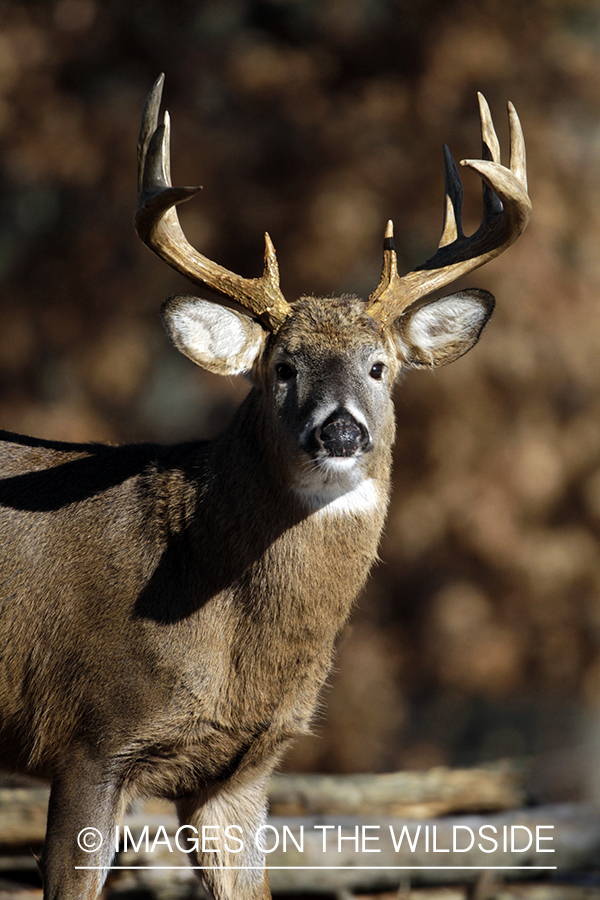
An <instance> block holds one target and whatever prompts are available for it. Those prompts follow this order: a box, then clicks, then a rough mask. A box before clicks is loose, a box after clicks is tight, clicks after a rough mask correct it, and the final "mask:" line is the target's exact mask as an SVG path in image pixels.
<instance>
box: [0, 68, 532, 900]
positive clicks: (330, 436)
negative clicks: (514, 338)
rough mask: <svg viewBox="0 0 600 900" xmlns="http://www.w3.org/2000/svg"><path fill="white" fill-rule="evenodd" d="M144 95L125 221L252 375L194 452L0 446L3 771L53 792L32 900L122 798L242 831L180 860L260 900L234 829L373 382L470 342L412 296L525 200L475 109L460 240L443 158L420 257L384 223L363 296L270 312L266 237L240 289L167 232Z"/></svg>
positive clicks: (523, 216) (472, 335)
mask: <svg viewBox="0 0 600 900" xmlns="http://www.w3.org/2000/svg"><path fill="white" fill-rule="evenodd" d="M161 92H162V77H161V78H160V79H159V80H158V81H157V82H156V84H155V86H154V88H153V90H152V92H151V94H150V95H149V97H148V100H147V102H146V106H145V108H144V113H143V121H142V130H141V134H140V142H139V204H138V208H137V213H136V227H137V231H138V233H139V235H140V237H141V238H142V240H143V241H145V242H146V243H147V244H148V246H149V247H150V248H151V249H152V250H153V251H154V252H155V253H157V254H158V255H159V256H161V257H162V258H163V259H164V260H165V261H166V262H167V263H169V265H171V266H173V267H174V268H175V269H177V270H178V271H179V272H182V273H184V274H185V275H187V276H188V277H189V278H191V279H192V280H193V281H195V282H197V283H199V284H201V285H204V286H205V287H207V288H209V289H210V290H211V291H214V292H216V293H217V294H220V295H223V296H225V297H228V298H230V299H231V300H234V301H236V302H237V304H239V305H241V307H243V308H245V309H246V310H247V312H246V313H242V312H238V311H234V310H233V309H229V308H226V307H224V306H220V305H218V304H217V303H215V302H209V301H207V300H201V299H198V298H197V297H192V296H187V295H178V296H175V297H170V298H169V299H168V300H167V301H166V302H165V304H164V307H163V317H164V322H165V325H166V328H167V331H168V332H169V335H170V337H171V339H172V340H173V342H174V343H175V346H176V347H177V348H178V349H179V350H181V351H182V353H185V354H186V356H189V357H190V359H191V360H193V362H195V363H197V364H198V365H200V366H203V367H204V368H206V369H209V370H210V371H212V372H219V373H221V374H223V375H232V374H236V373H242V372H243V373H247V374H248V375H249V376H250V379H251V381H252V384H253V386H252V389H251V390H250V392H249V394H248V396H247V398H246V400H245V401H244V402H243V403H242V405H241V406H240V408H239V409H238V411H237V414H236V416H235V418H234V420H233V422H232V423H231V425H230V426H229V427H228V428H227V430H226V431H225V432H224V433H223V434H221V436H220V437H218V438H217V439H216V440H213V441H202V442H198V443H189V444H183V445H178V446H172V447H162V446H155V445H150V444H142V445H135V446H133V445H132V446H104V445H96V444H90V445H70V444H59V443H53V442H50V441H42V440H37V439H35V438H25V437H19V436H16V435H10V434H7V433H4V435H3V442H2V443H1V445H0V446H1V450H0V462H1V469H0V472H1V481H0V554H1V569H0V745H1V750H0V760H1V761H2V763H3V765H4V767H5V768H8V769H9V770H17V771H23V772H28V773H31V774H32V775H36V776H42V777H45V778H48V779H50V780H51V782H52V788H51V796H50V807H49V812H48V829H47V835H46V842H45V846H44V852H43V858H42V870H43V877H44V897H45V898H46V900H58V898H61V900H91V898H94V897H95V896H96V895H97V893H98V891H99V890H100V888H101V886H102V883H103V881H104V877H105V874H106V870H107V868H108V867H109V866H110V863H111V860H112V857H113V854H114V850H115V844H114V835H115V824H116V823H118V822H119V818H120V816H121V815H122V812H123V809H124V806H125V805H126V803H127V802H128V801H129V800H130V799H131V798H133V797H137V796H142V795H158V796H161V797H166V798H171V799H172V800H174V801H175V803H176V805H177V810H178V814H179V818H180V821H181V823H185V824H187V825H189V826H193V827H194V828H196V829H198V831H200V832H201V826H202V825H210V826H213V827H218V828H219V827H220V829H221V831H220V832H216V831H211V832H210V834H211V835H215V834H217V833H220V834H221V835H224V834H225V829H226V828H228V827H229V828H230V832H229V833H230V834H234V835H236V836H237V837H238V838H240V840H238V841H237V842H235V841H234V839H233V838H231V839H230V840H228V841H222V842H221V847H220V852H219V854H218V855H215V854H214V853H213V852H206V853H203V852H202V851H201V850H200V851H199V852H198V853H194V852H192V853H191V858H192V862H193V865H195V866H197V867H205V868H204V870H200V874H201V876H202V878H203V880H204V882H205V884H206V885H207V886H208V888H209V890H210V891H211V892H212V894H213V896H214V897H215V898H217V900H235V898H237V900H257V898H262V900H265V898H268V897H270V891H269V887H268V878H267V874H266V872H265V870H264V868H263V864H264V856H263V854H262V852H261V851H260V850H259V849H257V847H256V845H255V841H254V837H255V835H256V833H257V830H258V829H259V827H260V826H261V824H262V823H263V822H264V820H265V787H266V783H267V781H268V779H269V776H270V773H271V771H272V769H273V768H274V766H275V765H276V764H277V762H278V760H279V759H280V758H281V756H282V754H283V753H284V751H285V749H286V747H287V746H288V745H289V743H290V741H291V740H292V739H293V738H294V737H295V736H296V735H298V734H301V733H303V732H305V731H307V729H308V728H309V724H310V721H311V716H312V713H313V710H314V707H315V702H316V700H317V696H318V694H319V690H320V688H321V686H322V684H323V682H324V680H325V678H326V676H327V673H328V671H329V668H330V665H331V658H332V652H333V647H334V642H335V639H336V636H337V635H338V634H339V631H340V629H341V627H342V626H343V624H344V622H345V621H346V619H347V617H348V614H349V612H350V608H351V606H352V603H353V601H354V599H355V597H356V596H357V594H358V592H359V591H360V590H361V588H362V586H363V584H364V582H365V579H366V577H367V575H368V573H369V569H370V568H371V565H372V563H373V560H374V559H375V555H376V552H377V544H378V541H379V536H380V532H381V528H382V525H383V521H384V517H385V513H386V507H387V503H388V493H389V484H390V458H391V448H392V442H393V440H394V414H393V406H392V390H393V386H394V382H395V380H396V378H397V376H398V375H399V373H400V372H401V371H402V370H403V369H406V368H411V367H430V366H440V365H445V364H446V363H449V362H452V361H453V360H455V359H457V358H458V357H459V356H461V355H462V354H463V353H465V352H466V351H467V350H469V349H470V348H471V347H472V346H473V345H474V344H475V342H476V341H477V339H478V337H479V335H480V333H481V330H482V328H483V327H484V325H485V323H486V322H487V320H488V318H489V316H490V314H491V312H492V308H493V305H494V301H493V298H492V296H491V295H490V294H489V293H487V292H486V291H482V290H465V291H461V292H460V293H457V294H453V295H451V296H448V297H443V298H442V299H437V300H432V299H430V297H429V295H430V294H431V292H432V291H434V290H435V289H437V288H439V287H441V286H442V285H445V284H448V283H449V282H451V281H453V280H454V279H456V278H458V277H459V276H461V275H464V274H465V273H466V272H470V271H471V269H475V268H476V267H477V266H480V265H482V264H483V263H485V262H486V261H487V260H490V259H493V258H494V257H495V256H498V255H499V254H500V253H502V251H503V250H504V249H505V248H506V247H508V246H509V245H510V244H511V243H512V242H513V241H514V240H515V239H516V238H517V237H518V235H519V234H520V233H521V231H522V230H523V229H524V227H525V225H526V223H527V220H528V218H529V213H530V208H531V205H530V201H529V198H528V196H527V189H526V175H525V150H524V144H523V136H522V132H521V128H520V125H519V120H518V118H517V115H516V113H515V111H514V109H513V107H512V106H510V107H509V120H510V140H511V156H510V165H509V168H505V167H504V166H502V165H501V164H500V152H499V146H498V140H497V137H496V134H495V131H494V127H493V124H492V121H491V118H490V114H489V110H488V107H487V104H486V102H485V100H484V99H483V97H480V111H481V123H482V133H483V154H482V155H483V159H481V160H465V161H464V162H463V165H465V166H467V167H468V168H470V169H473V170H474V171H475V172H477V173H478V174H479V175H480V176H481V178H482V179H483V182H484V203H483V205H484V214H483V221H482V223H481V226H480V227H479V228H478V230H477V231H476V232H475V234H473V235H472V236H471V237H466V236H465V235H464V233H463V231H462V227H461V197H462V188H461V184H460V180H459V177H458V173H457V170H456V167H455V165H454V162H453V161H452V157H451V156H450V154H449V153H446V214H445V224H444V229H443V234H442V238H441V241H440V245H439V248H438V250H437V251H436V252H435V254H434V255H433V256H432V257H431V259H429V260H428V261H427V262H425V263H424V264H423V265H422V266H420V267H419V268H417V269H415V270H414V271H412V272H410V273H409V274H407V275H404V276H402V277H400V276H399V275H398V271H397V262H396V253H395V250H394V245H393V239H392V226H391V223H390V224H389V225H388V229H387V231H386V236H385V244H384V258H383V272H382V275H381V280H380V282H379V284H378V286H377V287H376V288H375V290H374V291H373V293H372V294H371V296H370V297H369V299H368V300H366V301H365V300H360V299H358V298H357V297H353V296H342V297H336V298H334V299H329V298H327V299H319V298H315V297H300V298H299V299H298V300H295V301H294V302H293V303H288V302H287V301H286V300H285V299H284V297H283V294H282V293H281V290H280V288H279V278H278V270H277V262H276V259H275V251H274V249H273V245H272V243H271V240H270V238H269V237H268V235H267V236H266V253H265V268H264V274H263V275H262V277H260V278H253V279H247V278H242V277H240V276H239V275H235V274H234V273H233V272H230V271H228V270H227V269H225V268H223V267H221V266H219V265H217V264H216V263H214V262H211V261H210V260H209V259H207V258H206V257H204V256H202V255H201V254H200V253H198V252H197V251H196V250H194V249H193V248H192V247H191V246H190V245H189V244H188V243H187V241H186V239H185V237H184V235H183V232H182V231H181V228H180V225H179V220H178V218H177V213H176V211H175V205H176V204H177V203H180V202H181V201H183V200H187V199H188V198H189V197H190V196H191V195H192V194H194V193H195V192H196V190H197V189H196V188H179V187H172V185H171V178H170V163H169V121H168V118H167V117H166V116H165V121H164V124H160V125H159V124H158V110H159V104H160V98H161ZM232 826H237V830H235V831H233V832H232V831H231V827H232ZM90 827H94V828H96V829H98V831H99V832H100V835H101V836H102V838H103V840H102V846H101V847H100V848H99V849H97V850H95V851H94V852H85V850H82V849H80V847H79V845H78V840H77V838H78V835H79V834H80V832H81V831H82V829H86V828H90ZM186 834H190V835H191V834H193V832H192V831H191V830H190V829H188V830H187V831H186ZM240 843H242V844H243V849H241V850H240ZM227 846H229V847H230V850H227V849H226V848H227ZM214 847H215V845H214V844H211V845H210V849H214ZM87 849H88V850H90V849H91V845H90V844H88V846H87ZM237 851H239V852H237ZM83 866H85V867H88V868H80V867H83ZM219 866H220V868H219ZM93 867H95V868H93Z"/></svg>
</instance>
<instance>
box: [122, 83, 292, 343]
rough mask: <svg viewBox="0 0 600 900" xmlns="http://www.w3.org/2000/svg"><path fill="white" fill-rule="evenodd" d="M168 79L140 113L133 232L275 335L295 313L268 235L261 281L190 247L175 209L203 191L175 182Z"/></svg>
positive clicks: (153, 91)
mask: <svg viewBox="0 0 600 900" xmlns="http://www.w3.org/2000/svg"><path fill="white" fill-rule="evenodd" d="M163 84H164V75H160V76H159V77H158V78H157V79H156V81H155V83H154V85H153V87H152V90H151V91H150V93H149V95H148V98H147V100H146V103H145V104H144V111H143V113H142V127H141V130H140V136H139V140H138V205H137V209H136V213H135V220H134V221H135V227H136V231H137V233H138V234H139V236H140V238H141V239H142V240H143V241H144V243H145V244H147V246H148V247H150V249H151V250H153V251H154V253H156V254H157V255H158V256H160V257H161V259H164V260H165V262H167V263H168V264H169V265H170V266H172V267H173V268H174V269H175V270H176V271H178V272H180V273H181V274H182V275H185V276H186V277H187V278H189V279H190V280H191V281H193V282H195V283H196V284H200V285H203V286H204V287H206V288H208V289H209V290H211V291H214V292H216V293H217V294H220V295H221V296H224V297H229V298H230V299H232V300H235V301H236V303H239V304H240V305H241V306H243V307H244V308H245V309H247V310H248V311H249V312H251V313H252V314H253V315H255V316H257V317H258V318H259V319H260V320H261V321H262V323H263V325H265V327H266V328H268V329H269V330H270V331H276V330H277V329H278V328H279V326H280V325H281V324H282V322H283V321H284V319H286V318H287V316H288V315H289V314H290V313H291V307H290V306H289V304H288V303H287V301H286V300H285V298H284V296H283V294H282V292H281V289H280V287H279V268H278V266H277V258H276V256H275V248H274V247H273V244H272V242H271V238H270V237H269V235H268V234H266V233H265V262H264V271H263V274H262V276H261V277H260V278H242V277H241V276H240V275H236V274H235V273H234V272H230V271H229V269H226V268H224V267H223V266H220V265H218V264H217V263H215V262H213V261H212V260H210V259H208V258H207V257H206V256H203V255H202V254H201V253H199V252H198V251H197V250H196V249H195V248H194V247H192V245H191V244H190V243H189V242H188V240H187V238H186V237H185V235H184V233H183V230H182V228H181V225H180V222H179V217H178V215H177V211H176V209H175V206H176V205H177V204H178V203H183V202H184V201H185V200H189V199H190V197H193V196H194V194H196V193H197V192H198V191H199V190H200V188H199V187H173V185H172V183H171V156H170V122H169V114H168V113H165V117H164V124H162V125H159V124H158V115H159V109H160V101H161V97H162V89H163Z"/></svg>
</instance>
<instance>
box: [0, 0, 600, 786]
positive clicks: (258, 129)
mask: <svg viewBox="0 0 600 900" xmlns="http://www.w3.org/2000/svg"><path fill="white" fill-rule="evenodd" d="M163 70H164V71H165V72H166V74H167V81H166V92H165V95H166V103H167V105H168V106H169V109H170V112H171V115H172V121H173V140H172V142H173V166H174V178H175V181H176V183H180V184H194V183H197V182H198V181H200V182H202V183H203V184H204V185H205V188H204V191H203V192H202V194H201V195H200V197H198V198H196V199H195V200H193V201H192V202H191V203H190V204H189V205H188V206H187V207H186V208H185V209H184V210H183V211H182V219H183V220H184V228H185V229H186V232H187V234H188V236H189V238H190V240H191V241H192V243H195V244H196V245H197V246H199V247H200V248H201V249H202V250H203V252H205V253H207V254H209V255H210V256H212V257H213V258H215V259H217V260H218V261H219V262H221V263H223V264H224V265H226V266H228V267H229V268H232V269H234V270H235V271H238V272H240V273H241V274H244V275H254V274H257V273H258V270H259V268H260V264H261V255H262V246H261V242H262V232H263V231H264V230H265V228H268V229H269V231H270V233H271V235H272V236H273V239H274V242H275V246H276V247H277V250H278V256H279V261H280V266H281V270H282V283H283V289H284V292H285V293H286V295H287V296H288V297H289V298H290V299H293V297H294V296H296V295H298V294H299V293H302V292H315V293H323V294H331V293H334V292H335V293H340V292H344V291H348V292H355V293H358V294H360V295H363V296H364V295H366V294H368V293H369V292H370V290H372V288H373V286H374V285H375V283H376V281H377V280H378V275H379V267H380V259H381V256H380V253H381V241H382V234H383V228H384V225H385V221H386V219H387V218H388V217H390V216H392V217H393V218H394V219H395V224H396V234H397V246H398V248H399V254H400V257H401V259H400V263H401V266H402V267H403V268H405V269H408V268H410V267H412V266H414V265H415V264H418V263H419V262H421V261H423V260H424V259H425V258H426V257H427V256H428V255H430V253H431V252H432V250H433V248H434V246H435V243H436V239H437V236H438V234H439V231H440V228H441V216H442V192H443V165H442V154H441V145H442V142H443V141H447V142H448V143H449V144H450V147H451V150H452V151H453V153H454V155H455V157H456V158H458V159H460V158H462V157H465V156H471V157H473V156H477V155H478V153H479V141H478V117H477V104H476V97H475V93H476V90H482V91H483V92H484V93H485V94H486V96H487V97H488V100H489V101H490V105H491V107H492V111H493V113H494V116H495V119H496V122H497V126H498V131H499V135H500V139H501V143H502V144H503V146H504V148H505V150H506V143H507V134H506V131H507V129H506V124H505V117H504V104H505V102H506V100H507V99H512V100H513V102H514V103H515V105H516V107H517V109H518V111H519V114H520V116H521V119H522V122H523V125H524V129H525V133H526V140H527V146H528V159H529V170H530V182H531V195H532V198H533V202H534V214H533V218H532V222H531V225H530V227H529V229H528V231H527V232H526V234H525V235H524V237H523V238H521V240H520V241H519V242H518V243H517V244H516V245H515V246H514V247H513V248H511V249H510V250H509V251H508V253H507V254H506V255H505V256H503V257H502V258H501V259H500V260H498V261H495V262H493V263H492V264H490V265H489V266H487V267H486V268H485V269H483V270H482V271H480V272H478V273H476V275H475V276H474V277H473V278H471V279H469V281H468V283H469V284H472V285H478V286H481V287H485V288H488V289H490V290H492V291H493V292H494V293H495V294H496V296H497V301H498V306H497V311H496V313H495V315H494V317H493V319H492V322H491V324H490V326H489V327H488V328H487V330H486V332H485V334H484V336H483V339H482V341H481V342H480V344H479V345H478V346H477V348H476V349H475V350H474V351H473V352H472V353H471V354H469V355H468V356H467V357H465V358H464V359H462V360H461V361H459V362H458V363H456V364H455V365H453V366H451V367H450V368H448V369H444V370H441V371H439V372H438V373H436V374H432V373H416V374H411V375H409V376H408V377H407V378H406V380H405V382H404V384H403V385H402V386H401V387H400V388H399V390H398V421H399V437H398V442H397V448H396V471H395V490H394V496H393V502H392V507H391V511H390V517H389V522H388V527H387V534H386V538H385V541H384V543H383V546H382V551H381V555H382V559H383V563H382V565H381V566H380V567H379V568H378V569H377V571H376V572H375V574H374V577H373V578H372V580H371V584H370V587H369V590H368V593H367V595H366V597H364V598H363V599H362V600H361V603H360V608H359V610H358V611H357V613H356V615H355V617H354V619H353V621H352V624H351V626H350V627H349V629H348V630H347V632H346V633H345V635H344V637H343V639H342V641H341V644H340V651H339V661H338V665H339V671H338V672H336V674H335V675H334V676H333V678H332V682H333V690H331V691H330V692H328V693H327V695H326V697H325V699H324V706H326V707H327V715H326V717H325V719H324V720H323V722H321V723H320V724H318V726H317V733H318V736H317V737H316V738H312V739H310V740H306V741H302V742H301V743H300V744H299V745H298V747H297V748H296V750H295V751H294V752H293V753H292V755H291V757H290V759H289V761H288V766H290V767H296V768H300V769H309V768H316V769H322V770H334V771H335V770H338V771H357V770H382V769H391V768H396V767H402V766H412V767H415V766H422V767H424V766H427V765H431V764H435V763H442V762H445V763H465V762H467V763H468V762H474V761H477V760H481V759H487V758H491V757H496V756H501V755H503V754H518V753H525V752H540V753H542V754H545V757H544V758H545V759H547V760H548V770H547V771H548V772H550V773H552V777H551V778H549V777H547V778H546V780H547V781H548V780H549V781H553V782H555V783H558V782H560V783H564V784H565V785H566V787H564V790H565V791H567V792H568V791H569V790H580V789H581V785H579V784H578V778H579V776H578V775H577V774H576V770H578V769H579V767H580V764H581V756H577V755H576V754H575V752H574V751H573V750H572V748H573V747H575V746H576V745H577V743H578V741H579V736H578V732H579V729H580V728H581V727H582V723H585V722H586V721H588V720H589V721H593V720H594V717H595V715H596V714H597V709H598V706H599V705H600V652H599V650H600V596H599V595H600V565H599V540H600V315H599V314H598V310H597V307H598V303H599V300H598V295H599V290H598V289H599V286H600V254H599V253H598V250H597V248H598V246H599V245H600V5H599V4H598V3H597V2H589V0H530V2H527V3H525V2H523V0H420V2H419V3H416V2H411V0H227V2H222V0H203V2H202V0H178V2H176V3H170V2H167V0H102V2H101V0H52V2H50V0H37V2H36V0H28V2H27V3H22V2H19V0H1V2H0V279H1V281H2V292H1V297H0V422H1V424H2V427H4V428H7V429H10V430H15V431H20V432H27V433H32V434H35V435H38V436H42V437H48V438H55V439H65V440H143V439H158V440H167V441H175V440H179V439H182V438H188V437H192V436H197V437H204V436H208V435H210V434H212V433H214V431H215V430H216V429H218V428H219V427H220V424H221V423H222V422H223V421H224V420H225V419H226V418H227V416H228V415H230V413H231V410H232V409H233V408H234V406H235V405H236V404H237V403H238V402H239V400H240V398H241V397H242V396H243V395H244V393H245V391H246V389H247V388H246V386H245V385H244V383H243V382H242V381H241V380H239V383H238V382H237V381H236V382H235V383H234V382H230V381H227V380H225V379H218V378H216V377H212V376H210V375H208V374H207V373H203V372H200V371H199V370H197V369H194V367H193V366H192V365H191V364H190V363H189V362H188V361H187V360H185V359H183V358H182V357H179V356H178V355H177V354H176V352H175V351H174V350H173V349H172V348H170V347H169V346H168V343H167V341H166V339H165V337H164V336H163V334H162V331H161V327H160V320H159V316H158V309H159V304H160V302H161V300H162V299H163V297H164V296H166V295H167V294H169V293H172V292H173V291H175V290H181V289H187V288H186V286H185V283H184V282H183V280H182V279H181V278H180V277H179V276H177V275H176V274H174V273H173V272H171V270H169V269H168V267H166V266H164V265H163V264H161V263H160V262H159V261H157V260H155V259H154V258H153V257H152V256H151V255H150V254H149V252H148V251H147V250H146V249H145V248H144V247H143V246H142V245H141V244H140V243H139V241H138V240H137V238H136V237H135V235H134V233H133V229H132V226H131V220H132V213H133V209H134V205H135V145H136V139H137V129H138V122H139V115H140V110H141V107H142V103H143V100H144V97H145V94H146V93H147V91H148V89H149V87H150V85H151V84H152V82H153V80H154V78H155V77H156V75H157V74H158V73H159V72H160V71H163ZM465 182H466V184H465V187H466V189H467V199H466V210H467V218H468V220H469V221H470V222H471V226H472V228H475V227H476V224H477V221H478V215H479V203H480V199H479V186H478V184H477V183H476V179H475V178H474V177H473V176H472V175H469V174H467V175H466V179H465ZM466 283H467V282H465V284H466ZM578 752H579V751H578ZM565 754H566V756H565ZM553 760H554V762H553ZM556 760H559V763H557V762H556ZM560 760H562V763H561V762H560ZM565 760H566V762H565ZM553 767H554V768H553ZM557 773H558V774H557ZM562 789H563V788H561V789H559V790H558V793H559V794H560V790H562ZM551 793H552V792H551Z"/></svg>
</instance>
